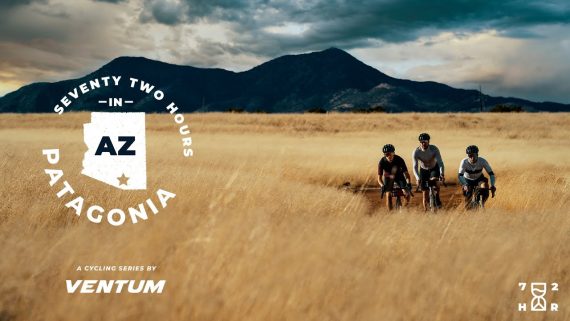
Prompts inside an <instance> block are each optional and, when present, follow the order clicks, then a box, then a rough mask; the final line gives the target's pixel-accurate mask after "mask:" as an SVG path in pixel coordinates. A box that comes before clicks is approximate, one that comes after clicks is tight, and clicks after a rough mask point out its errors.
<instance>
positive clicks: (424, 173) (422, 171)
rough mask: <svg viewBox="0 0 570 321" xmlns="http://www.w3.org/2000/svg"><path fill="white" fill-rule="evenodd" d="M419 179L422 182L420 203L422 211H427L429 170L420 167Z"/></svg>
mask: <svg viewBox="0 0 570 321" xmlns="http://www.w3.org/2000/svg"><path fill="white" fill-rule="evenodd" d="M420 180H421V182H422V186H421V190H422V204H423V206H424V211H427V209H428V204H429V186H428V184H429V171H428V170H427V169H423V168H420Z"/></svg>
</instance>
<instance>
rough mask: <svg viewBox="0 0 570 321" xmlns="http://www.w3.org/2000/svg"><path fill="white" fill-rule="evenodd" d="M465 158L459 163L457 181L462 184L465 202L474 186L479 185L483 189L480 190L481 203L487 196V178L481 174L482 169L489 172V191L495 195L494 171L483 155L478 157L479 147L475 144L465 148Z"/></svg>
mask: <svg viewBox="0 0 570 321" xmlns="http://www.w3.org/2000/svg"><path fill="white" fill-rule="evenodd" d="M465 152H466V153H467V158H464V159H463V160H462V161H461V163H459V182H460V183H461V185H463V195H465V204H468V203H469V200H470V199H471V193H472V191H473V188H474V187H475V186H478V185H479V186H481V185H482V187H483V188H484V190H483V191H482V192H481V195H482V196H483V203H485V202H486V201H487V199H488V198H489V191H488V190H487V189H488V188H489V180H488V179H487V178H486V177H485V175H483V169H484V170H485V171H486V172H487V174H489V178H490V181H491V188H490V189H491V193H492V195H493V197H495V191H496V190H497V188H496V187H495V173H493V169H492V168H491V165H489V162H487V160H486V159H484V158H483V157H479V148H478V147H477V146H475V145H471V146H468V147H467V149H466V150H465Z"/></svg>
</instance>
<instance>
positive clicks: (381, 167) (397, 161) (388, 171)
mask: <svg viewBox="0 0 570 321" xmlns="http://www.w3.org/2000/svg"><path fill="white" fill-rule="evenodd" d="M407 171H408V167H407V166H406V162H405V161H404V159H403V158H402V157H400V156H398V155H394V159H393V160H392V161H391V162H389V161H388V159H387V158H386V157H382V159H380V162H379V163H378V175H384V176H389V175H394V177H397V178H403V177H404V173H405V172H407Z"/></svg>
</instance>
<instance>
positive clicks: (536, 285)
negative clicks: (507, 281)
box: [519, 282, 558, 312]
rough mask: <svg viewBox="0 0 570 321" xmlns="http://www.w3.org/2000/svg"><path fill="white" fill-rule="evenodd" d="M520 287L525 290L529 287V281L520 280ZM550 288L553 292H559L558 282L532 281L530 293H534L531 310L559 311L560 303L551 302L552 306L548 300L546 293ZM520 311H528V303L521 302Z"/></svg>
mask: <svg viewBox="0 0 570 321" xmlns="http://www.w3.org/2000/svg"><path fill="white" fill-rule="evenodd" d="M519 288H520V289H521V291H525V290H526V288H527V283H525V282H519ZM549 289H550V291H551V292H558V283H550V284H548V283H546V282H531V283H530V293H531V294H532V300H531V301H530V311H532V312H545V311H554V312H556V311H558V304H557V303H554V302H551V303H550V306H549V305H548V302H547V301H546V298H545V296H546V293H547V292H548V290H549ZM519 311H521V312H522V311H527V304H526V303H519Z"/></svg>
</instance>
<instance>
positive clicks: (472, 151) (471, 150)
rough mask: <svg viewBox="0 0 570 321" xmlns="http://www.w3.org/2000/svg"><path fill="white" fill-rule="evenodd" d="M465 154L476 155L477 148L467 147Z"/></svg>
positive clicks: (473, 146)
mask: <svg viewBox="0 0 570 321" xmlns="http://www.w3.org/2000/svg"><path fill="white" fill-rule="evenodd" d="M465 152H466V153H467V154H478V153H479V148H478V147H477V146H475V145H470V146H467V149H466V150H465Z"/></svg>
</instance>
